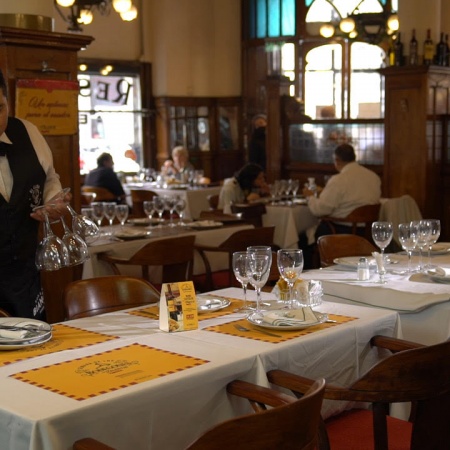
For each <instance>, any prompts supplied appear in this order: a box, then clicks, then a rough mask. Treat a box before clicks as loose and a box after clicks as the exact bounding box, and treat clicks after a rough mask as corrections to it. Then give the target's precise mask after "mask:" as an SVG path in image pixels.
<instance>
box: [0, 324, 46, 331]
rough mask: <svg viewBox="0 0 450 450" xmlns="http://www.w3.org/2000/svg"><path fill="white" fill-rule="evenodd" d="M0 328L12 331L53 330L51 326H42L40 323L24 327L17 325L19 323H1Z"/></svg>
mask: <svg viewBox="0 0 450 450" xmlns="http://www.w3.org/2000/svg"><path fill="white" fill-rule="evenodd" d="M0 330H11V331H45V332H48V331H51V328H49V329H45V328H40V327H39V326H38V325H33V324H29V325H24V326H23V327H20V326H17V325H0Z"/></svg>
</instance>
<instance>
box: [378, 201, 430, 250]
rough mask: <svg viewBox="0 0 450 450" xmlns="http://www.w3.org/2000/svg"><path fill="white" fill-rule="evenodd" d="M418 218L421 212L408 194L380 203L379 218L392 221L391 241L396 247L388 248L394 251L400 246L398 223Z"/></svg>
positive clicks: (420, 217) (399, 248) (420, 216)
mask: <svg viewBox="0 0 450 450" xmlns="http://www.w3.org/2000/svg"><path fill="white" fill-rule="evenodd" d="M420 219H422V213H421V212H420V209H419V206H418V205H417V203H416V201H415V200H414V199H413V198H412V197H411V196H410V195H402V196H401V197H394V198H390V199H387V200H384V201H383V202H382V204H381V209H380V217H379V220H382V221H387V222H392V225H393V231H394V233H393V237H392V241H393V242H394V243H395V244H396V247H394V248H392V249H388V250H389V251H395V250H401V248H402V247H401V243H400V240H399V239H398V225H399V224H400V223H407V222H411V221H413V220H420Z"/></svg>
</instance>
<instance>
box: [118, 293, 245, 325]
mask: <svg viewBox="0 0 450 450" xmlns="http://www.w3.org/2000/svg"><path fill="white" fill-rule="evenodd" d="M217 298H223V299H226V300H230V302H231V304H230V305H229V306H227V307H226V308H224V309H220V310H218V311H213V312H206V313H202V314H199V315H198V320H199V321H201V320H206V319H214V318H215V317H221V316H226V315H228V314H232V313H233V312H234V310H235V309H237V308H239V307H240V306H242V304H243V301H242V300H240V299H238V298H230V297H221V296H217ZM127 312H128V314H132V315H133V316H141V317H147V318H148V319H153V320H159V306H157V305H152V306H147V307H146V308H141V309H135V310H133V311H127Z"/></svg>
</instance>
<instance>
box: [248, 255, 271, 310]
mask: <svg viewBox="0 0 450 450" xmlns="http://www.w3.org/2000/svg"><path fill="white" fill-rule="evenodd" d="M249 267H250V278H249V282H250V284H251V285H252V286H253V287H254V288H255V291H256V308H255V312H256V313H260V312H261V288H262V287H263V286H264V285H265V284H266V283H267V279H268V278H269V272H270V260H269V257H268V256H267V255H264V254H258V253H250V260H249Z"/></svg>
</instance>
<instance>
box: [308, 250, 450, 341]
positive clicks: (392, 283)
mask: <svg viewBox="0 0 450 450" xmlns="http://www.w3.org/2000/svg"><path fill="white" fill-rule="evenodd" d="M449 247H450V244H449ZM392 257H393V258H394V259H395V260H397V261H399V262H398V263H397V264H395V265H388V266H387V268H388V274H387V275H386V279H387V283H386V284H378V283H377V282H376V281H377V280H378V275H377V274H376V273H374V272H373V271H372V276H371V279H370V280H369V281H368V282H358V281H357V278H356V270H353V271H352V270H345V268H343V267H340V266H331V267H329V268H325V269H320V270H311V271H308V272H305V273H303V274H302V277H303V278H305V279H319V280H322V284H323V288H324V292H325V294H326V295H325V300H328V301H331V302H339V303H347V304H353V305H365V306H369V307H371V308H385V309H391V310H394V311H397V312H399V314H400V322H401V326H402V330H403V336H404V338H405V339H407V340H410V341H414V342H419V343H422V344H426V345H432V344H436V343H439V342H443V341H446V340H448V339H450V285H449V284H442V283H435V282H433V281H432V280H431V279H429V277H428V276H427V275H426V274H419V273H413V274H408V273H403V274H402V273H401V272H402V271H404V270H406V268H407V258H406V256H405V255H392ZM417 263H418V257H416V256H414V257H413V266H415V265H417ZM432 263H433V264H435V265H439V266H441V267H447V268H450V254H449V255H440V256H434V257H433V258H432Z"/></svg>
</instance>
